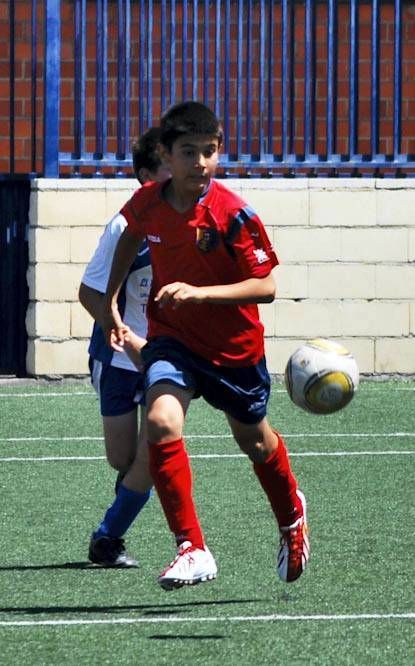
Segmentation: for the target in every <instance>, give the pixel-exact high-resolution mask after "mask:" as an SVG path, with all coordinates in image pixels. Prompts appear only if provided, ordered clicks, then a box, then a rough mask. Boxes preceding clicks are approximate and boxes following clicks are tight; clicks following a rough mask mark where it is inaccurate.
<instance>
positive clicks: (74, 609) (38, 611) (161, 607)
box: [0, 599, 264, 615]
mask: <svg viewBox="0 0 415 666" xmlns="http://www.w3.org/2000/svg"><path fill="white" fill-rule="evenodd" d="M263 601H264V600H263V599H225V600H219V601H194V602H192V601H187V602H184V603H171V604H163V603H162V604H157V603H155V604H134V606H132V605H120V606H26V607H25V606H17V607H13V606H8V607H1V606H0V613H27V614H29V615H42V614H45V615H47V614H51V615H52V614H55V613H114V612H115V611H120V612H124V611H134V610H135V611H142V612H143V614H144V615H161V614H163V613H168V614H169V615H171V613H172V611H176V612H177V613H180V612H184V611H186V610H187V609H188V608H195V607H196V606H225V605H229V604H252V603H258V602H263Z"/></svg>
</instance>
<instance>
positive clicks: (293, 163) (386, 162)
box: [60, 153, 415, 175]
mask: <svg viewBox="0 0 415 666" xmlns="http://www.w3.org/2000/svg"><path fill="white" fill-rule="evenodd" d="M403 157H405V159H402V158H403ZM104 159H105V160H106V161H107V164H106V166H111V167H114V166H115V167H131V165H132V159H131V157H130V156H129V157H126V158H125V159H119V158H117V157H116V155H115V154H114V153H108V154H107V155H105V156H104ZM109 162H111V164H109ZM60 163H61V164H62V165H65V166H74V165H75V166H102V160H97V159H96V158H95V157H94V155H93V153H86V154H85V155H84V156H83V157H82V158H80V159H76V158H74V157H73V156H72V153H61V155H60ZM219 166H220V167H221V168H224V167H225V168H237V169H240V168H241V167H243V168H255V169H256V168H258V169H264V168H266V169H281V168H282V169H290V170H293V169H303V168H309V167H312V168H315V167H316V166H318V167H321V168H341V169H349V168H351V169H356V168H358V169H359V168H360V169H365V168H371V167H375V168H382V167H383V168H385V169H395V168H396V169H400V168H402V167H403V166H405V167H408V168H415V155H408V156H402V155H401V156H400V159H398V160H395V159H393V158H391V157H390V156H387V155H377V156H376V157H375V158H372V157H371V156H370V155H363V156H356V157H354V158H353V159H348V156H344V157H342V156H336V157H335V158H332V159H327V158H325V157H319V156H315V157H312V158H306V157H304V156H299V155H291V156H289V158H287V159H285V160H283V159H279V158H277V157H275V156H274V155H271V154H267V153H265V154H264V155H263V159H261V160H255V159H244V160H239V159H237V160H229V159H227V160H224V159H222V160H221V161H220V162H219ZM414 175H415V174H414Z"/></svg>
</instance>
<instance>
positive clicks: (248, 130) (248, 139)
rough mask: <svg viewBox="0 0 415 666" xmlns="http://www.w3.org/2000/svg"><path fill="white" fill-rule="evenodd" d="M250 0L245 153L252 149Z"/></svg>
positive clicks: (247, 28) (250, 9) (249, 13)
mask: <svg viewBox="0 0 415 666" xmlns="http://www.w3.org/2000/svg"><path fill="white" fill-rule="evenodd" d="M251 114H252V0H248V7H247V19H246V112H245V116H246V149H245V152H246V153H250V152H251V149H252V129H251V123H250V122H249V119H250V117H251Z"/></svg>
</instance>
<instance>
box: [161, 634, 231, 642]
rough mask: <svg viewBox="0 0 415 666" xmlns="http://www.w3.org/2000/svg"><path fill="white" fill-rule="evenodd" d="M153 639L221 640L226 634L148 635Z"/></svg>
mask: <svg viewBox="0 0 415 666" xmlns="http://www.w3.org/2000/svg"><path fill="white" fill-rule="evenodd" d="M148 638H149V640H151V641H220V640H223V639H224V638H225V635H224V634H205V635H203V634H192V635H183V634H173V635H168V634H166V635H163V634H154V635H153V636H149V637H148Z"/></svg>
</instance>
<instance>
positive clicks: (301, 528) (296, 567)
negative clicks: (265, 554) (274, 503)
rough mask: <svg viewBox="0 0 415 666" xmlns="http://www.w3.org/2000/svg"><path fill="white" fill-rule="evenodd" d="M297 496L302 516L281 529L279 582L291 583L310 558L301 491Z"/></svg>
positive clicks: (305, 510)
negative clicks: (301, 506) (301, 507)
mask: <svg viewBox="0 0 415 666" xmlns="http://www.w3.org/2000/svg"><path fill="white" fill-rule="evenodd" d="M297 495H298V497H299V498H300V500H301V504H302V505H303V515H302V516H301V517H300V518H298V520H296V521H295V523H293V524H292V525H288V527H281V528H280V532H281V541H280V549H279V551H278V556H277V571H278V575H279V577H280V578H281V580H283V581H285V582H286V583H292V582H293V581H295V580H297V578H299V577H300V576H301V574H302V573H303V571H304V569H305V567H306V564H307V562H308V559H309V557H310V541H309V538H308V527H307V504H306V501H305V497H304V495H303V493H302V492H301V490H297Z"/></svg>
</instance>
